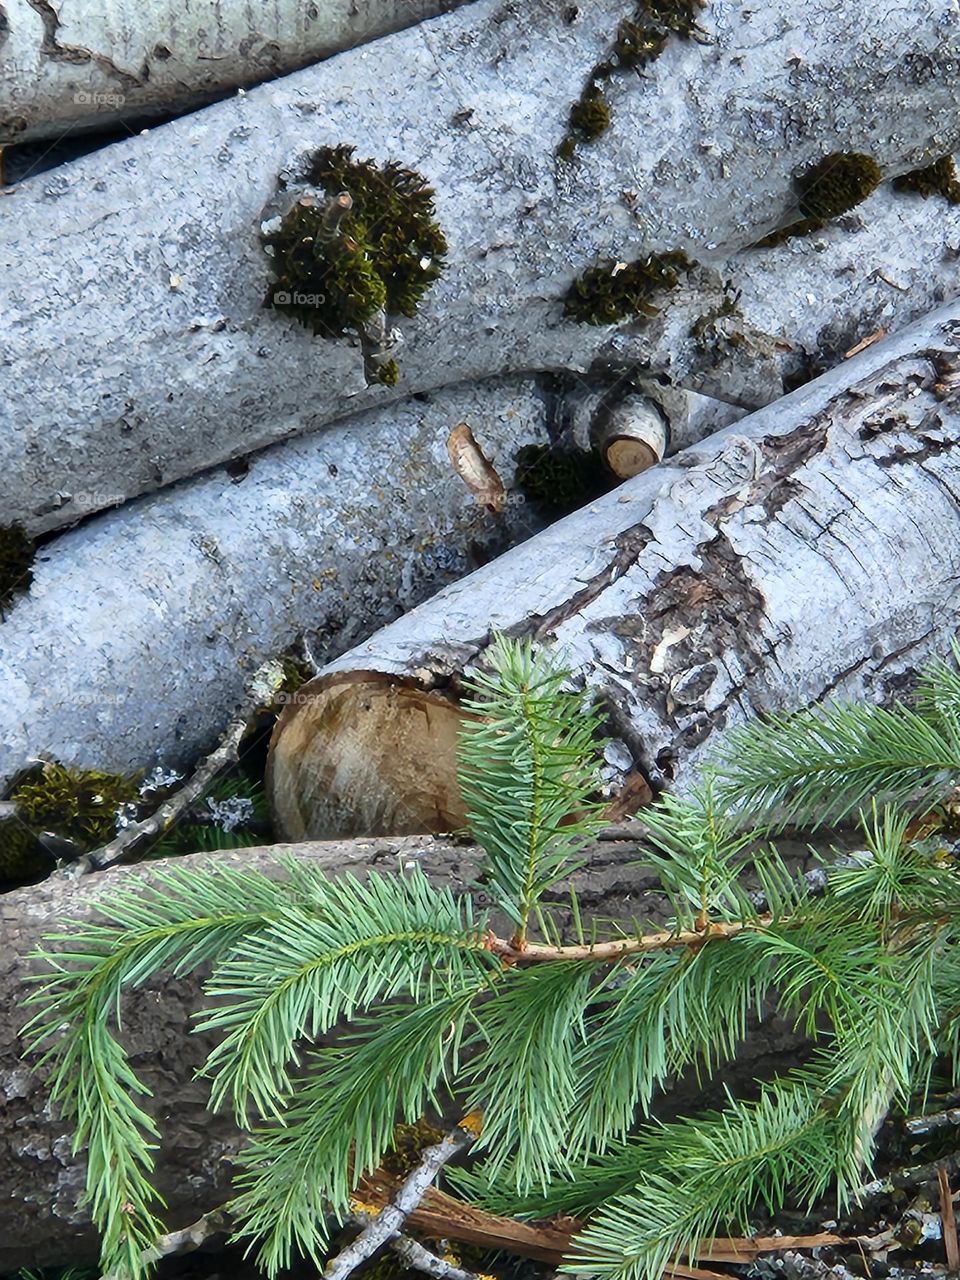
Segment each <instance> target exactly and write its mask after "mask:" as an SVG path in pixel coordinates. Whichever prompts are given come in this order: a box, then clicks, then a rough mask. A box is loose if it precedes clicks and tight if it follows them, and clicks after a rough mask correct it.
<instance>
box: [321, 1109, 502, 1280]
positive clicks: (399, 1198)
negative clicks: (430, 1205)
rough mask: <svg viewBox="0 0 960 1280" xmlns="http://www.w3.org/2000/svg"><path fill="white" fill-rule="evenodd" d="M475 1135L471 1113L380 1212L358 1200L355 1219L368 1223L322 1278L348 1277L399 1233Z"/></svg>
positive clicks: (434, 1148) (424, 1158)
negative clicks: (434, 1184)
mask: <svg viewBox="0 0 960 1280" xmlns="http://www.w3.org/2000/svg"><path fill="white" fill-rule="evenodd" d="M476 1136H477V1135H476V1132H475V1129H474V1126H473V1125H472V1122H471V1117H469V1116H468V1117H467V1118H466V1120H464V1121H463V1123H462V1124H459V1125H457V1127H456V1128H455V1129H452V1130H451V1131H450V1133H448V1134H447V1136H446V1137H445V1138H444V1139H443V1141H442V1142H438V1143H437V1144H436V1145H435V1146H432V1147H428V1148H427V1149H426V1151H424V1153H423V1156H422V1157H421V1160H420V1163H419V1164H418V1165H417V1167H416V1168H415V1169H414V1170H413V1172H412V1173H411V1174H409V1176H408V1177H407V1178H406V1180H405V1181H404V1183H403V1185H402V1186H401V1187H400V1190H399V1191H398V1192H397V1194H396V1195H395V1196H394V1198H393V1200H392V1201H391V1202H390V1203H389V1204H387V1205H385V1206H384V1208H382V1209H381V1210H380V1211H379V1212H378V1213H374V1214H370V1213H369V1212H368V1211H366V1210H365V1209H364V1208H363V1207H362V1202H360V1201H358V1202H357V1208H356V1209H355V1211H354V1215H353V1216H354V1218H355V1220H356V1221H358V1222H364V1223H365V1225H364V1228H363V1231H361V1233H360V1235H359V1236H358V1237H357V1238H356V1240H354V1241H352V1243H350V1244H348V1245H347V1247H346V1248H345V1249H342V1250H341V1251H340V1253H338V1254H337V1256H336V1257H335V1258H331V1259H330V1261H329V1262H328V1263H327V1265H326V1268H325V1269H324V1272H323V1280H346V1277H347V1276H349V1275H351V1274H352V1273H353V1272H354V1271H355V1270H356V1269H357V1267H359V1266H360V1265H361V1264H362V1263H364V1262H366V1261H367V1259H368V1258H371V1257H373V1255H374V1254H375V1253H376V1252H377V1250H378V1249H381V1248H382V1247H383V1246H384V1245H385V1244H388V1243H390V1241H391V1240H393V1239H394V1238H395V1237H396V1236H398V1235H399V1234H400V1229H401V1227H402V1226H403V1224H404V1223H405V1222H406V1220H407V1219H408V1218H409V1217H410V1215H411V1214H412V1213H413V1211H414V1210H415V1209H416V1208H417V1207H418V1205H419V1204H420V1202H421V1200H422V1199H423V1197H424V1195H425V1194H426V1192H427V1190H428V1189H429V1187H430V1186H431V1184H432V1183H433V1181H434V1179H435V1178H436V1176H437V1174H438V1173H439V1172H440V1170H441V1169H442V1168H443V1166H444V1165H445V1164H446V1163H447V1161H448V1160H451V1159H452V1158H453V1157H454V1156H455V1155H456V1154H457V1152H459V1151H463V1150H464V1148H466V1147H468V1146H469V1145H470V1144H471V1143H472V1142H474V1141H475V1140H476Z"/></svg>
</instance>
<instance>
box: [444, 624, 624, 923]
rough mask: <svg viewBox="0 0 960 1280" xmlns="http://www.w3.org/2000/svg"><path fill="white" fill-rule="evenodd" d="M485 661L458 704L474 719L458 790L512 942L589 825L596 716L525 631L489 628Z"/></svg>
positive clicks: (571, 859) (593, 809)
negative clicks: (522, 635)
mask: <svg viewBox="0 0 960 1280" xmlns="http://www.w3.org/2000/svg"><path fill="white" fill-rule="evenodd" d="M491 662H492V667H493V670H492V672H490V673H487V672H480V673H478V674H477V675H476V676H475V677H474V679H473V682H472V685H471V688H472V691H473V695H474V696H473V698H472V699H468V700H467V701H466V702H465V704H464V705H465V708H466V710H467V711H474V712H476V713H477V715H478V716H480V717H482V719H480V720H478V721H477V722H475V723H473V724H472V725H471V727H470V729H469V731H468V732H467V733H465V734H464V735H463V737H462V739H461V744H460V764H461V775H460V776H461V791H462V793H463V797H464V800H465V801H466V805H467V811H468V815H469V822H470V830H471V833H472V834H473V836H474V837H475V838H476V840H477V843H478V844H479V845H480V846H481V848H482V849H483V851H484V853H485V855H486V865H485V871H486V875H485V880H486V883H487V884H488V885H489V886H490V889H491V891H492V893H493V894H494V896H495V898H496V901H497V903H498V904H499V905H500V907H501V909H502V910H503V911H505V912H506V913H507V914H508V915H509V917H510V919H511V921H512V922H513V924H514V925H515V926H516V935H515V940H516V945H518V946H522V945H523V942H524V940H525V936H526V930H527V924H528V921H529V919H530V914H531V912H532V911H533V910H534V909H535V907H536V905H537V902H538V901H539V899H540V898H541V897H542V896H543V893H544V892H545V890H546V889H548V888H549V887H550V886H551V885H552V884H555V883H556V882H557V881H558V880H560V879H562V878H564V877H565V876H567V875H569V874H570V871H571V870H572V869H573V867H574V865H579V862H577V861H575V855H576V850H577V846H578V845H581V844H582V843H583V840H584V837H586V836H589V835H591V834H592V833H594V832H595V831H596V830H597V829H598V827H599V823H600V819H599V814H600V809H599V807H598V806H597V805H596V804H592V803H591V802H590V796H591V795H592V794H593V793H594V792H595V791H596V790H597V787H598V785H599V775H598V773H597V766H596V758H595V755H594V751H593V749H592V745H591V744H592V742H593V739H594V736H595V734H596V731H597V728H598V726H599V716H598V714H597V713H596V712H588V711H587V710H586V708H585V706H584V701H583V698H582V697H577V696H572V695H571V696H567V697H564V696H563V692H562V691H563V687H564V685H565V684H566V682H567V680H568V679H569V673H568V672H567V671H565V670H564V669H563V668H560V667H553V666H551V665H550V663H549V662H548V661H547V660H545V659H544V656H543V655H542V654H536V653H534V650H533V646H532V645H531V644H530V642H529V641H527V642H525V643H523V644H512V643H511V642H510V641H508V640H506V639H505V638H504V637H502V636H500V637H497V638H496V639H495V640H494V643H493V646H492V649H491Z"/></svg>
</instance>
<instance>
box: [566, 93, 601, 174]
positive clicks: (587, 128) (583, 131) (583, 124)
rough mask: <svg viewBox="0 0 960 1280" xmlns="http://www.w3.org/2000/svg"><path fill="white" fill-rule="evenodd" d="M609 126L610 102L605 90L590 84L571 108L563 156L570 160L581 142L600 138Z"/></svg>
mask: <svg viewBox="0 0 960 1280" xmlns="http://www.w3.org/2000/svg"><path fill="white" fill-rule="evenodd" d="M609 127H610V104H609V103H608V102H607V99H606V97H605V95H604V92H603V90H602V89H600V88H599V87H598V86H597V85H595V84H590V85H588V86H587V88H586V89H584V91H583V93H582V95H581V96H580V99H579V101H577V102H575V103H574V104H573V106H572V107H571V108H570V122H569V124H568V126H567V136H566V137H565V138H564V140H563V142H562V143H561V144H560V155H561V157H562V158H563V159H565V160H569V159H570V157H571V156H572V155H573V152H574V149H575V148H576V146H577V145H578V144H579V143H581V142H591V141H592V140H593V139H594V138H599V137H600V135H601V133H604V132H605V131H606V130H607V129H608V128H609Z"/></svg>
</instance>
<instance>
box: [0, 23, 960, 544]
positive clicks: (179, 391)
mask: <svg viewBox="0 0 960 1280" xmlns="http://www.w3.org/2000/svg"><path fill="white" fill-rule="evenodd" d="M623 9H624V6H623V0H593V2H592V3H591V4H590V5H581V6H573V7H572V8H571V7H569V6H563V5H557V4H555V3H554V0H527V2H525V3H522V4H520V3H515V2H514V0H478V2H477V3H475V4H472V5H467V6H465V7H463V8H461V9H459V10H458V11H456V12H453V13H449V14H445V15H443V16H441V17H438V18H435V19H432V20H430V21H427V22H424V23H421V24H420V25H418V26H416V27H413V28H411V29H409V30H407V31H403V32H398V33H394V34H392V35H390V36H387V37H385V38H384V39H383V40H382V41H380V42H378V43H377V44H376V45H373V46H370V47H367V48H360V49H355V50H351V51H348V52H345V53H341V54H338V55H337V56H336V57H334V58H332V59H329V60H328V61H326V62H324V63H323V64H321V65H319V66H316V67H311V68H309V69H307V70H305V71H301V72H298V73H296V74H294V75H292V76H290V77H287V78H285V79H283V80H280V81H276V82H273V83H270V84H266V85H262V86H260V87H259V88H257V89H255V90H253V91H251V92H250V93H248V94H246V95H245V96H244V97H242V98H233V99H231V100H229V101H225V102H221V103H218V104H216V105H214V106H212V107H209V108H207V109H206V110H204V111H202V112H200V113H197V114H195V115H192V116H189V117H185V118H182V119H179V120H176V121H173V122H171V123H169V124H167V125H164V126H162V127H161V128H159V129H157V130H155V131H153V132H152V133H151V134H150V136H149V137H147V138H139V137H138V138H133V139H130V140H129V141H126V142H121V143H118V144H116V145H114V146H111V147H109V148H106V149H104V150H102V151H100V152H98V153H96V154H92V155H89V156H87V157H85V158H83V159H81V160H78V161H76V162H75V163H73V164H71V165H68V166H65V167H63V168H61V169H59V170H56V171H54V172H52V173H48V174H43V175H40V176H38V177H37V178H36V179H35V180H34V181H28V182H25V183H23V184H22V185H21V186H20V187H18V188H16V189H15V190H14V191H13V192H12V193H8V194H6V195H5V196H4V197H3V213H4V218H3V222H2V226H0V244H2V248H0V260H2V262H3V270H2V273H0V279H2V282H3V286H2V287H3V290H4V293H5V299H4V301H3V304H2V305H3V310H4V314H6V315H7V316H8V317H10V322H9V325H8V333H7V342H6V349H5V352H4V355H3V361H4V365H5V368H4V373H5V378H4V384H5V395H4V397H3V401H2V410H0V412H2V415H3V416H2V418H0V423H3V424H5V425H6V428H7V429H6V430H5V431H4V432H3V434H2V436H0V476H2V491H0V496H2V498H3V503H4V510H5V511H7V512H8V513H9V514H8V517H7V518H10V519H12V518H22V519H24V520H26V521H27V522H28V523H29V524H30V526H31V527H32V528H34V529H37V530H42V529H49V528H54V527H56V526H58V525H60V524H63V523H68V522H70V521H72V520H75V519H76V518H77V517H78V516H80V515H83V514H84V513H86V512H89V511H91V510H95V509H96V508H97V495H100V496H101V501H102V496H103V495H104V494H109V495H113V494H115V493H116V492H118V491H120V492H121V493H122V494H123V496H124V497H131V496H134V495H135V494H138V493H141V492H143V491H145V490H149V489H155V488H158V487H160V486H162V485H165V484H167V483H170V482H171V481H173V480H176V479H178V478H182V477H183V476H186V475H189V474H193V473H195V472H197V471H200V470H202V469H204V468H207V467H210V466H211V465H214V464H216V463H218V462H222V461H224V460H225V459H226V458H228V457H233V456H237V455H241V454H245V453H248V452H250V451H251V450H252V449H255V448H259V447H262V446H264V445H266V444H268V443H270V442H271V441H273V440H276V439H277V438H280V437H283V436H288V435H290V434H293V433H297V432H302V431H305V430H310V429H312V428H315V427H319V426H322V425H323V424H325V423H327V422H330V421H332V420H335V419H337V418H340V417H343V416H344V414H345V413H346V412H347V411H348V410H350V411H353V410H356V409H359V408H364V407H367V406H369V405H371V404H374V405H381V404H383V403H384V402H385V400H386V399H387V398H388V397H390V396H391V395H399V394H401V391H400V390H399V389H398V390H396V391H388V390H387V389H385V388H383V387H368V386H367V385H366V381H365V378H364V374H363V361H362V357H361V353H360V351H359V350H358V349H357V348H356V346H352V345H351V344H350V343H349V341H348V340H346V339H337V340H327V339H322V338H320V339H317V338H313V337H312V336H311V335H310V334H309V333H308V332H307V331H306V330H305V329H303V328H302V327H300V326H298V325H296V324H295V323H294V322H293V321H292V320H290V319H288V318H286V317H283V316H281V315H280V314H279V313H276V312H266V311H264V310H263V309H262V300H263V296H264V292H265V288H266V284H267V277H268V272H267V260H266V258H265V255H264V252H263V247H262V244H261V237H260V226H261V220H262V218H263V216H264V213H265V210H267V208H268V206H270V205H271V201H273V200H274V197H275V196H276V192H277V179H278V175H279V174H280V173H281V172H283V173H284V174H285V175H287V177H289V178H290V180H291V182H294V183H295V181H296V178H297V175H298V174H299V173H300V172H301V170H302V165H303V161H304V160H305V158H306V157H307V156H308V154H309V153H310V152H311V151H312V150H314V149H315V148H317V147H319V146H322V145H340V144H356V145H357V146H358V148H359V154H360V155H361V156H370V157H372V158H374V159H375V160H378V161H380V162H381V163H384V162H386V161H388V160H396V161H399V162H400V163H402V164H405V165H407V166H409V167H412V168H414V169H416V170H418V171H420V172H422V173H423V175H424V176H425V177H426V179H427V180H428V181H429V182H430V183H431V184H432V185H433V186H434V187H435V188H436V192H437V207H438V214H439V220H440V222H441V225H442V226H443V228H444V230H445V232H446V234H447V237H448V240H449V244H450V253H449V265H448V267H447V270H446V272H445V274H444V275H443V277H442V278H441V279H440V281H439V282H438V283H437V284H436V285H435V286H434V288H433V289H432V290H431V291H430V292H429V293H428V294H427V296H426V297H425V299H424V301H423V303H422V304H421V308H420V312H419V314H418V315H417V316H416V317H415V318H414V319H412V320H408V321H404V322H403V323H402V325H401V329H402V332H403V335H404V339H405V346H404V348H403V350H402V352H401V357H400V359H401V364H402V368H403V376H404V382H403V391H405V392H417V391H422V390H426V389H429V388H431V387H436V386H440V385H446V384H451V383H453V382H457V381H464V380H469V379H475V378H479V377H486V376H490V375H491V374H494V373H504V372H510V371H537V370H570V371H573V372H574V373H582V372H584V371H587V370H595V369H596V368H597V367H598V366H599V367H602V368H605V369H606V368H610V367H617V366H619V365H620V364H622V363H623V362H624V361H626V362H627V363H636V362H638V361H639V362H641V363H642V364H643V365H645V366H646V367H647V368H648V370H649V371H650V372H651V373H652V374H661V373H662V374H663V375H664V376H665V377H667V378H668V380H673V381H677V380H681V379H682V380H686V381H687V382H688V383H690V385H694V384H695V389H697V390H704V391H706V392H707V393H708V394H719V392H718V391H717V389H716V385H715V384H717V383H718V382H719V383H720V384H721V386H722V387H726V392H725V394H726V395H727V396H728V398H732V399H734V400H736V401H737V402H738V403H745V404H748V405H755V404H757V403H762V402H764V401H765V400H769V399H771V398H772V397H773V396H774V395H775V394H777V392H778V389H779V388H778V387H777V386H772V387H771V385H770V381H769V378H768V377H766V376H765V375H764V376H760V378H759V389H758V386H757V385H753V383H752V380H751V376H748V375H755V374H757V368H756V366H757V364H758V363H759V364H760V366H761V367H760V370H759V373H760V374H761V375H762V374H763V373H764V370H763V360H762V357H761V356H758V357H757V358H755V359H753V360H751V361H749V362H748V369H747V372H746V373H744V371H743V369H741V368H740V367H739V365H738V364H737V361H733V364H734V366H735V369H734V373H733V374H729V373H728V372H727V371H726V370H725V369H723V368H721V369H720V370H719V372H718V369H717V355H716V351H706V352H704V351H702V350H700V349H699V348H698V347H697V344H696V343H695V342H694V341H693V339H692V338H691V328H692V325H693V323H694V321H695V320H696V319H697V318H698V317H699V316H701V315H702V314H703V313H704V311H705V310H709V307H710V304H711V299H712V300H713V301H716V298H717V297H721V296H722V293H721V290H720V286H721V285H722V279H723V273H724V271H725V270H726V266H727V264H728V263H729V261H730V255H731V253H733V252H734V251H736V250H738V249H740V248H742V247H743V246H745V245H749V244H752V243H753V242H754V241H755V240H756V239H757V237H758V236H761V235H762V234H764V233H765V232H766V231H768V230H770V229H771V228H773V227H775V226H778V225H779V224H780V223H782V222H783V221H784V220H785V219H787V220H789V218H791V217H792V216H793V215H794V213H795V209H796V194H795V189H794V187H793V179H794V177H795V176H796V175H797V174H798V173H799V172H801V171H802V170H804V169H805V168H806V167H807V166H809V165H811V164H813V163H816V162H817V161H819V160H821V159H823V158H824V157H825V156H827V155H829V154H831V153H834V152H837V151H863V152H869V153H871V154H873V155H874V156H875V157H876V159H877V161H878V162H879V163H880V165H881V166H882V169H883V171H884V174H885V175H886V176H888V177H889V176H893V175H895V174H898V173H900V172H903V171H904V170H907V169H910V168H912V167H914V166H915V165H917V164H920V163H923V162H927V161H929V160H930V159H931V158H933V157H935V156H937V155H940V154H943V153H945V152H948V151H952V150H954V149H956V148H957V146H958V143H960V120H958V118H957V114H956V111H955V100H954V99H955V94H954V83H953V79H954V78H953V75H952V68H953V67H954V66H955V65H956V61H957V58H958V56H960V22H958V18H957V14H956V12H955V10H954V9H953V8H952V6H951V5H950V4H948V3H947V0H922V3H921V4H920V5H919V7H918V6H917V4H916V3H913V0H909V2H908V0H897V2H896V3H893V4H891V5H888V6H886V7H885V8H884V10H883V13H882V15H878V13H877V10H876V7H875V6H874V5H873V4H871V3H868V0H851V3H847V4H844V5H842V6H838V5H836V4H834V3H832V0H813V3H812V4H811V5H810V6H808V7H807V8H806V9H805V10H804V16H803V21H802V23H799V22H795V21H794V20H793V19H792V17H791V12H792V11H790V12H788V10H787V9H786V8H785V7H784V5H782V4H773V5H768V6H763V7H760V8H754V9H752V10H745V9H743V8H742V7H740V6H729V5H726V4H721V3H714V4H712V5H710V6H708V7H707V8H706V9H705V10H704V14H703V17H702V20H701V21H702V25H703V28H704V31H705V32H706V37H705V38H706V39H707V41H708V43H699V42H693V41H683V40H680V39H679V38H678V39H675V40H671V42H670V43H669V44H668V45H667V47H666V48H665V50H664V52H663V54H662V55H661V56H660V58H659V59H658V60H657V61H656V62H655V63H653V64H652V65H651V66H649V67H648V68H646V69H645V71H644V73H643V75H642V76H639V77H638V76H636V75H629V76H628V75H622V76H619V77H617V78H616V81H615V83H614V84H613V85H612V87H611V96H612V106H613V123H612V125H611V128H610V129H609V130H608V132H607V133H606V134H605V135H604V136H603V137H601V138H600V139H598V140H597V141H596V142H595V143H593V144H591V145H589V146H586V145H585V146H583V147H581V148H579V149H578V151H577V152H576V154H575V156H574V158H573V160H572V161H571V162H570V163H562V162H560V161H559V160H558V158H557V155H556V150H557V147H558V144H559V143H560V142H561V140H562V138H563V136H564V133H565V130H566V127H567V121H568V115H569V109H570V106H571V103H572V101H573V100H574V99H575V98H576V97H577V95H578V93H579V91H580V89H581V87H582V86H583V85H584V83H585V82H586V79H587V77H588V75H589V73H590V70H591V68H592V67H593V66H594V65H595V64H596V63H597V62H598V61H599V60H600V59H601V58H603V57H605V56H606V55H607V54H608V53H609V50H610V45H611V41H612V39H613V37H614V34H615V32H616V29H617V24H618V22H619V21H620V19H621V18H622V17H623V16H624V13H623ZM386 67H389V71H388V72H385V68H386ZM545 69H547V72H548V73H545ZM159 193H162V194H159ZM864 208H866V206H864ZM833 230H834V229H831V231H830V232H828V233H825V234H826V235H827V236H828V238H829V236H830V235H832V234H833ZM900 243H901V244H903V243H906V242H905V241H901V242H900ZM676 249H683V250H686V251H687V252H688V253H689V254H690V255H691V256H692V257H693V258H695V259H697V260H698V261H699V262H700V263H701V264H702V267H701V274H700V275H698V274H697V273H696V272H694V273H692V274H691V276H690V277H689V278H688V280H687V281H686V282H685V284H686V285H687V293H688V295H689V298H690V302H689V305H686V306H684V305H680V304H681V301H682V299H681V293H682V291H678V293H677V299H676V303H677V305H676V306H674V305H669V306H665V307H664V309H663V311H662V312H661V315H660V316H659V317H656V318H654V319H652V320H650V321H648V322H645V323H643V324H633V325H628V326H626V327H625V328H624V329H623V330H611V329H610V328H608V327H599V328H594V327H591V326H585V325H581V324H578V323H575V322H573V321H572V320H569V319H565V318H564V316H563V299H564V296H565V294H566V292H567V290H568V288H569V286H570V284H571V282H572V281H573V280H574V278H575V277H576V276H577V275H578V274H579V273H581V272H582V271H583V270H584V269H585V268H587V267H589V266H591V265H593V264H595V263H596V262H597V261H598V260H605V259H610V258H616V259H619V260H622V261H627V260H630V259H635V258H642V257H645V256H647V255H649V254H652V253H658V252H663V251H667V250H676ZM759 260H760V257H759V253H756V254H754V255H753V256H752V257H751V258H750V259H749V260H747V262H746V263H745V271H746V272H752V270H753V269H754V268H753V263H754V262H755V261H759ZM811 269H812V268H811ZM872 269H873V264H870V265H869V266H868V267H867V272H868V274H869V272H870V271H871V270H872ZM761 270H762V267H761ZM769 278H770V279H771V284H772V289H773V292H776V291H777V289H778V287H779V286H778V280H777V277H776V276H775V275H771V277H769ZM894 278H895V277H894ZM734 283H735V284H736V280H734ZM711 289H712V290H713V294H712V295H711V293H710V290H711ZM896 292H897V290H896V287H895V286H883V287H882V289H881V290H880V293H889V298H888V301H890V302H893V303H894V304H895V307H894V309H895V310H897V311H899V309H900V307H901V303H899V302H896ZM806 293H813V294H814V297H815V301H814V303H813V304H810V303H807V304H806V306H807V307H808V308H812V310H813V312H814V318H815V312H816V291H815V290H812V289H811V290H807V291H806ZM909 306H910V304H909V302H908V303H907V310H908V311H909ZM855 314H856V312H855V310H852V311H849V312H847V313H846V318H845V321H844V322H842V323H841V325H840V327H841V328H843V327H844V324H850V323H855V322H853V319H852V317H853V316H854V315H855ZM829 323H830V318H829V316H828V315H826V314H824V315H822V316H821V317H819V326H818V327H819V328H823V327H824V325H829ZM785 327H789V324H788V323H787V324H785ZM807 328H808V330H809V331H811V332H812V333H816V332H817V328H816V327H814V326H813V325H812V324H811V323H810V320H809V318H808V321H807ZM858 336H863V335H862V334H859V335H858ZM803 345H804V346H809V345H810V342H809V341H808V340H807V339H803ZM748 350H749V346H748ZM721 363H722V362H721ZM711 379H712V382H711ZM691 380H693V381H691ZM185 423H189V424H190V429H189V431H187V430H185V428H184V424H185ZM26 424H29V425H28V426H27V425H26ZM23 432H26V447H24V443H23V437H22V434H21V433H23ZM78 476H83V477H84V481H83V485H82V487H81V484H80V483H78V479H77V477H78Z"/></svg>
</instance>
